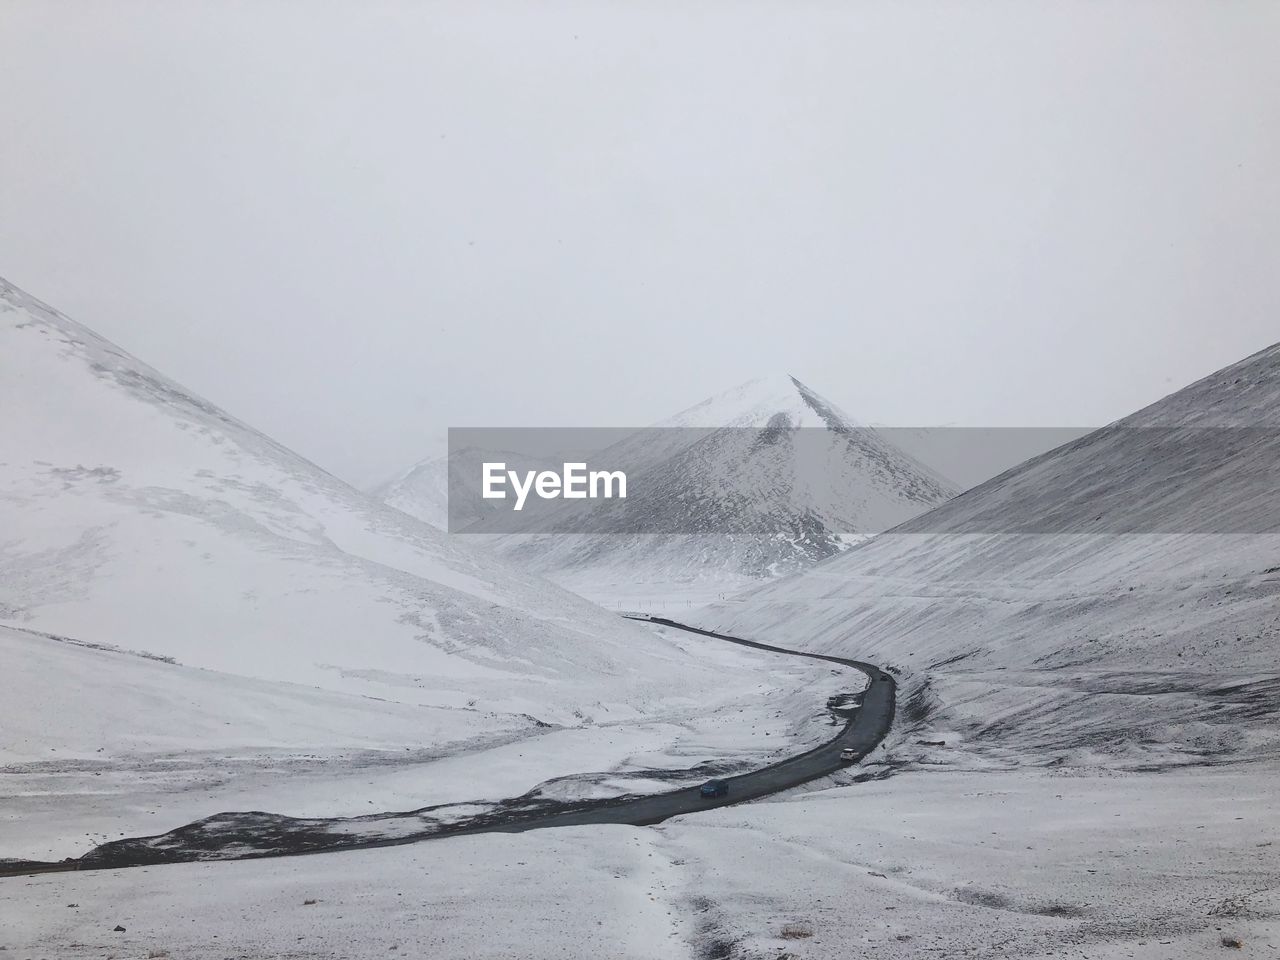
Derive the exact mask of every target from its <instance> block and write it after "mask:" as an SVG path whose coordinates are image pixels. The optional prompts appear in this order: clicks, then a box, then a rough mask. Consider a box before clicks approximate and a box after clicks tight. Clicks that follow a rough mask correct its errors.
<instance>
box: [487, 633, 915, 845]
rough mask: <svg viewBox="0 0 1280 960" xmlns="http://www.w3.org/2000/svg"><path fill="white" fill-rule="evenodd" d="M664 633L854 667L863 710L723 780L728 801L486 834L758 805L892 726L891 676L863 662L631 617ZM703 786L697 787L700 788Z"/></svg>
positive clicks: (614, 809)
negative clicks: (863, 679) (797, 747)
mask: <svg viewBox="0 0 1280 960" xmlns="http://www.w3.org/2000/svg"><path fill="white" fill-rule="evenodd" d="M633 619H643V620H646V621H648V622H651V623H656V624H660V625H662V626H664V627H674V628H675V629H677V630H685V631H687V632H689V633H697V634H701V635H702V636H705V637H714V638H715V639H717V640H727V641H728V642H730V643H737V644H741V645H742V646H744V647H754V648H756V649H757V650H769V651H771V652H773V653H784V654H788V655H790V656H793V657H807V658H809V659H811V660H825V661H828V662H830V663H838V664H841V665H842V666H846V667H852V668H853V669H854V670H859V671H861V672H862V673H865V674H866V675H867V678H868V680H869V685H868V687H867V690H866V692H865V693H864V694H863V696H862V705H861V706H860V707H859V708H858V709H857V710H856V712H855V713H854V715H853V717H852V718H851V719H850V721H849V722H848V723H847V724H846V725H845V728H844V729H843V730H842V731H841V732H840V733H839V735H837V736H836V738H835V739H834V740H829V741H828V742H826V743H824V744H823V745H822V746H820V747H815V748H814V749H812V750H809V751H807V752H805V753H800V754H797V755H795V756H793V757H788V758H787V759H786V760H782V761H779V762H778V763H775V764H773V765H772V766H768V767H765V768H763V769H761V770H753V771H752V772H750V773H742V774H739V775H738V776H736V777H722V778H720V779H723V780H724V781H725V782H726V783H728V784H729V793H728V795H727V796H724V797H718V798H712V799H707V798H703V797H702V796H701V795H700V794H699V793H698V787H697V786H695V787H688V788H686V789H684V790H676V791H674V792H672V793H658V794H653V795H651V796H646V797H636V798H629V799H625V800H617V801H608V800H606V801H600V805H599V806H597V807H593V808H589V809H586V810H575V811H571V812H565V813H559V814H547V815H544V816H541V817H539V818H538V819H537V820H535V821H531V822H528V823H512V824H505V825H503V824H498V825H493V826H490V827H487V828H486V829H485V830H484V831H476V832H486V833H492V832H495V831H498V832H510V833H513V832H522V831H525V830H541V829H544V828H546V827H570V826H579V825H582V824H593V823H623V824H631V825H633V826H647V825H649V824H653V823H661V822H662V821H663V820H667V819H669V818H671V817H675V816H679V815H681V814H686V813H696V812H698V811H699V810H709V809H712V808H714V807H726V806H729V805H731V804H734V803H742V802H743V801H744V800H756V799H759V798H760V797H767V796H769V794H771V793H778V792H779V791H782V790H786V789H789V788H790V787H797V786H799V785H800V784H802V783H808V782H809V781H810V780H817V779H818V778H820V777H825V776H827V775H829V774H831V773H834V772H835V771H837V770H839V769H840V768H841V767H846V766H849V764H847V763H843V762H841V760H840V753H841V751H842V750H844V749H845V748H846V747H852V748H853V750H854V753H855V755H856V756H857V758H858V759H859V760H861V759H862V758H863V757H865V756H866V755H867V754H868V753H870V752H871V751H872V750H874V749H875V748H876V747H877V746H878V745H879V743H880V741H881V740H883V739H884V737H885V734H887V733H888V732H889V727H890V726H891V725H892V723H893V713H894V701H895V693H896V690H897V685H896V684H895V683H894V681H893V678H892V677H890V676H889V674H887V673H884V672H883V671H881V670H880V669H879V668H878V667H876V666H874V665H873V664H870V663H863V662H862V661H861V660H848V659H846V658H844V657H830V656H825V655H823V654H819V653H804V652H802V651H800V650H788V649H786V648H785V647H775V646H772V645H770V644H767V643H756V642H755V641H753V640H743V639H741V638H739V637H730V636H726V635H725V634H722V633H713V632H712V631H710V630H699V629H698V628H697V627H689V626H685V625H684V624H682V623H676V622H675V621H674V620H667V619H665V618H662V617H635V618H633ZM699 786H701V784H699Z"/></svg>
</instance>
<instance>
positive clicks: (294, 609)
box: [0, 283, 696, 722]
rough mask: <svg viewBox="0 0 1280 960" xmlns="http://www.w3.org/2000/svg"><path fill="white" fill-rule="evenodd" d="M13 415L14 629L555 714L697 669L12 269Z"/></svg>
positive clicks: (411, 696)
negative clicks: (177, 378) (404, 506)
mask: <svg viewBox="0 0 1280 960" xmlns="http://www.w3.org/2000/svg"><path fill="white" fill-rule="evenodd" d="M0 409H3V410H4V411H5V413H4V416H3V417H2V418H0V622H8V623H11V624H15V625H21V626H24V627H28V628H34V629H37V630H42V631H46V632H49V633H53V634H57V635H60V636H68V637H72V638H75V639H79V640H87V641H93V642H95V643H103V644H109V645H114V646H118V647H122V648H125V649H130V650H139V651H144V652H147V653H150V654H155V655H162V656H166V657H172V658H176V659H177V660H178V661H180V662H181V663H184V664H189V665H192V666H198V667H205V668H210V669H215V670H220V671H224V672H227V673H232V674H239V675H242V676H246V677H253V678H261V679H267V680H283V681H290V682H295V683H304V684H309V685H313V686H318V687H323V688H326V689H330V690H337V691H343V692H347V693H359V694H371V695H377V696H379V697H385V698H389V699H395V700H402V701H405V702H410V703H420V704H434V705H440V706H451V707H458V706H465V705H467V704H468V703H473V702H476V701H478V702H479V703H480V705H481V706H482V707H483V708H486V709H488V710H497V711H506V712H510V713H513V714H522V713H532V714H535V715H537V716H538V717H539V718H541V719H544V720H553V721H554V720H565V721H569V722H572V721H573V717H574V713H575V711H578V710H580V708H581V707H582V706H583V705H584V704H594V703H598V702H602V703H606V704H609V705H610V706H611V708H612V709H615V710H617V711H618V712H619V713H621V714H623V715H625V714H627V713H629V712H633V711H635V710H637V709H643V708H644V706H645V704H646V703H647V702H648V701H649V700H650V698H651V697H653V696H654V695H655V694H656V693H657V691H658V690H659V689H660V687H662V686H663V685H666V684H669V683H672V682H676V683H677V684H678V682H679V681H678V678H676V677H675V676H674V675H675V674H676V673H683V672H685V671H687V670H690V669H693V670H694V672H695V673H696V668H695V667H692V666H691V665H689V664H687V663H685V662H684V661H685V658H684V657H682V656H681V655H680V654H679V653H678V652H676V651H675V650H674V648H671V647H669V646H667V645H664V644H663V643H662V642H661V641H655V640H654V639H653V638H652V637H651V636H650V635H648V634H647V633H642V632H640V631H639V630H637V629H636V628H633V627H632V626H631V625H629V624H626V623H620V622H618V620H617V619H616V618H615V617H612V616H610V615H608V614H606V613H605V612H604V611H602V610H599V609H598V608H596V607H593V606H591V605H590V604H587V603H585V602H583V601H582V600H580V599H579V598H577V597H574V596H573V595H571V594H568V593H566V592H563V591H560V590H556V589H554V588H551V587H550V586H549V585H548V584H546V583H545V582H543V581H540V580H537V579H535V578H533V577H530V576H529V575H527V574H525V573H522V572H520V571H518V570H517V569H515V568H512V567H509V566H508V565H506V564H504V563H502V562H501V561H500V560H498V559H497V558H494V557H490V556H487V555H485V554H482V553H479V552H477V551H474V550H472V549H470V548H468V547H467V546H466V545H464V544H459V543H455V542H450V541H449V540H448V539H447V538H446V537H445V536H444V535H443V534H441V533H439V532H438V531H435V530H432V529H431V528H429V527H426V526H425V525H423V524H421V523H418V522H417V521H414V520H412V519H410V518H408V517H407V516H405V515H404V514H401V513H399V512H398V511H394V510H390V509H387V508H385V507H384V506H382V505H381V504H378V503H377V502H375V501H372V500H371V499H369V498H368V497H366V496H364V495H363V494H361V493H359V492H358V491H356V490H354V489H352V488H350V487H348V486H347V485H346V484H344V483H342V482H341V481H338V480H337V479H335V478H334V477H332V476H330V475H329V474H327V473H325V472H324V471H322V470H320V469H319V468H317V467H315V466H314V465H313V464H311V463H309V462H307V461H305V460H303V459H302V458H300V457H298V456H296V455H295V454H293V453H291V452H290V451H288V450H286V449H285V448H283V447H281V446H280V445H279V444H277V443H275V442H274V441H272V440H270V439H268V438H267V437H265V436H263V435H262V434H260V433H257V432H256V431H254V430H252V429H251V428H249V427H247V426H246V425H245V424H243V423H241V422H239V421H237V420H236V419H234V418H233V417H231V416H229V415H228V414H226V413H224V412H223V411H221V410H219V409H218V408H216V407H214V406H212V405H211V404H209V403H207V402H205V401H203V400H201V399H200V398H198V397H196V396H194V395H193V394H191V393H190V392H188V391H186V390H184V389H183V388H182V387H180V386H178V385H177V384H175V383H173V382H172V381H170V380H168V379H166V378H165V377H163V376H162V375H160V374H159V373H157V372H156V371H154V370H152V369H150V368H149V367H147V366H146V365H144V364H142V363H140V362H139V361H137V360H136V359H134V358H133V357H130V356H129V355H128V354H126V353H124V352H123V351H121V350H119V349H118V348H116V347H115V346H114V345H112V344H110V343H108V342H107V341H105V340H103V339H101V338H100V337H98V336H96V335H95V334H93V333H92V332H91V331H89V330H87V329H86V328H84V327H82V326H80V325H79V324H77V323H75V322H73V321H71V320H69V319H67V318H66V317H64V316H62V315H60V314H58V313H56V312H55V311H53V310H51V309H50V308H48V307H46V306H45V305H43V304H41V303H39V302H38V301H36V300H34V299H32V298H31V297H29V296H27V295H26V294H24V293H22V292H21V291H19V290H18V289H16V288H15V287H12V286H10V285H8V284H3V283H0ZM676 663H678V664H679V667H678V669H677V668H675V667H674V666H673V664H676ZM637 677H639V678H642V679H640V680H637V679H636V678H637ZM521 722H525V721H521Z"/></svg>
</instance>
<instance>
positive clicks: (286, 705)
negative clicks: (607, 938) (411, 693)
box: [0, 626, 863, 860]
mask: <svg viewBox="0 0 1280 960" xmlns="http://www.w3.org/2000/svg"><path fill="white" fill-rule="evenodd" d="M641 629H642V630H644V631H646V632H652V633H654V634H656V635H657V636H658V637H660V638H665V639H666V640H667V642H669V643H670V644H671V645H672V646H673V647H675V648H677V649H680V650H683V651H685V652H686V653H687V655H688V657H689V658H690V661H691V662H693V661H697V662H698V663H700V664H702V665H703V666H704V667H705V668H707V669H712V670H714V671H715V672H716V673H717V675H718V676H719V677H720V678H721V682H720V683H719V684H718V685H717V686H716V687H715V688H714V689H712V688H708V689H707V690H706V691H705V692H704V693H703V694H702V695H701V696H700V697H698V698H696V699H692V700H685V701H680V700H676V699H673V700H672V701H670V702H669V703H668V704H667V707H666V709H665V710H663V711H661V712H658V713H655V714H654V715H651V716H647V717H645V718H640V719H636V718H623V719H618V720H615V719H612V718H610V716H609V715H608V714H607V713H601V714H598V715H593V716H585V717H583V718H581V719H580V721H579V723H578V725H576V726H573V727H555V728H552V727H538V726H536V725H535V724H534V723H533V722H532V721H530V720H529V719H528V718H520V717H513V716H510V715H503V714H489V713H485V712H483V711H479V710H474V709H467V708H455V709H446V708H438V707H424V706H420V705H415V704H399V703H391V702H386V701H382V700H374V699H371V698H368V697H357V696H351V695H348V694H338V693H333V692H330V691H324V690H317V689H314V688H309V687H303V686H299V685H293V684H281V683H273V682H269V681H262V680H251V679H246V678H241V677H235V676H231V675H226V674H219V673H215V672H213V671H208V670H199V669H194V668H190V667H184V666H182V665H175V664H168V663H163V662H158V661H155V660H152V659H148V658H144V657H139V656H137V655H135V654H129V653H123V652H118V651H104V650H96V649H91V648H85V647H83V646H79V645H75V644H70V643H67V642H65V641H57V640H53V639H51V638H48V637H42V636H39V635H33V634H25V633H21V632H19V631H14V630H11V629H6V628H0V660H3V662H4V663H6V664H8V665H11V667H10V669H8V670H6V671H5V672H4V673H3V674H0V702H3V703H4V704H5V717H6V722H5V733H6V737H5V740H4V743H3V744H0V858H22V859H39V860H58V859H62V858H63V857H67V856H79V855H80V854H83V853H85V852H87V850H89V849H90V848H91V847H93V846H95V845H97V844H99V843H102V842H104V841H107V840H115V839H118V838H119V837H121V836H130V837H137V836H147V835H151V834H156V833H162V832H165V831H168V830H172V829H174V828H176V827H179V826H182V825H184V824H186V823H190V822H193V821H195V820H199V819H202V818H204V817H208V816H211V815H213V814H217V813H221V812H226V811H252V810H261V811H268V812H270V813H274V814H282V815H288V816H294V817H348V816H359V815H365V814H372V813H384V812H392V811H408V810H417V809H419V808H422V807H427V806H435V805H439V804H466V803H472V802H486V801H487V802H495V801H499V800H503V799H506V798H509V797H517V796H522V795H524V794H526V793H527V792H528V791H531V790H535V789H536V790H538V791H540V795H541V796H543V797H548V798H552V797H555V798H563V799H572V798H579V797H588V796H592V797H596V796H617V795H620V794H624V793H650V792H654V791H661V790H669V789H672V788H673V784H678V783H679V781H680V779H681V778H682V776H683V777H686V778H690V779H695V780H696V779H700V778H705V777H706V776H708V775H709V774H710V772H712V771H715V772H722V773H730V772H740V771H743V770H747V769H754V768H757V767H760V766H764V765H766V764H768V763H770V762H772V761H774V760H776V759H778V758H779V757H780V756H782V755H786V754H790V753H797V752H800V751H803V750H805V749H807V748H809V747H811V746H815V745H816V744H818V743H819V742H822V741H824V740H827V739H830V738H831V737H832V736H834V734H835V732H836V730H835V727H834V726H833V723H834V722H835V721H834V719H833V718H832V716H831V715H830V714H829V713H828V712H827V710H826V702H827V699H828V698H829V697H835V696H838V695H842V694H848V693H854V692H857V691H858V690H859V689H861V686H862V684H863V677H862V675H861V674H858V673H856V672H854V671H849V670H842V669H834V668H832V667H830V666H828V665H822V664H819V663H816V662H814V661H807V660H802V659H800V658H795V657H785V656H780V655H777V654H771V653H764V652H761V651H755V650H751V649H748V648H744V647H740V646H735V645H732V644H726V643H723V642H721V641H717V640H713V639H710V638H705V637H698V636H695V635H690V634H686V633H683V632H680V631H672V630H666V629H664V628H659V627H648V626H646V627H643V628H641ZM175 717H176V718H180V719H179V720H178V721H177V722H175ZM695 768H697V769H695ZM684 772H687V773H684Z"/></svg>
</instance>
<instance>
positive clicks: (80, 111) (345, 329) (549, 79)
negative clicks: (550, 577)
mask: <svg viewBox="0 0 1280 960" xmlns="http://www.w3.org/2000/svg"><path fill="white" fill-rule="evenodd" d="M1278 37H1280V4H1276V3H1274V2H1261V3H1246V2H1223V0H1212V2H1205V3H1178V2H1171V0H1162V2H1158V3H1150V4H1145V3H1137V2H1126V3H1123V4H1113V3H1087V2H1061V3H1025V2H1020V0H1019V2H1010V3H979V2H976V0H968V2H953V3H927V2H920V3H910V4H903V3H883V4H877V3H866V2H854V0H840V2H829V3H805V2H793V0H788V2H782V0H778V2H774V3H751V2H725V3H712V2H689V0H681V2H678V3H669V4H667V3H654V2H648V3H622V2H620V0H619V2H615V3H608V2H601V0H595V2H591V3H580V4H571V3H541V2H537V3H535V2H529V0H521V2H519V3H512V4H503V3H497V2H478V0H468V2H465V3H404V4H376V3H370V2H368V0H360V2H356V0H350V2H345V3H320V2H303V0H298V2H296V3H269V2H263V0H254V2H251V3H243V4H238V3H232V2H227V0H220V2H216V3H195V2H182V0H164V2H159V3H154V4H141V3H128V2H123V0H116V2H111V3H105V2H83V3H59V2H50V0H40V2H34V3H18V2H14V0H0V118H3V134H2V139H0V275H3V276H5V277H6V278H7V279H9V280H10V281H12V282H14V283H16V284H18V285H19V286H22V287H24V288H25V289H27V290H28V292H30V293H32V294H34V295H35V296H37V297H39V298H41V299H43V300H46V301H47V302H49V303H51V304H52V305H53V306H55V307H57V308H59V309H61V310H62V311H63V312H65V313H68V314H70V315H71V316H72V317H74V318H75V319H78V320H80V321H82V322H84V323H86V324H88V325H89V326H91V327H93V328H95V329H96V330H98V331H99V332H100V333H102V334H104V335H105V336H107V337H109V338H111V339H113V340H115V341H116V342H117V343H119V344H120V345H122V346H124V347H125V348H126V349H128V350H130V351H132V352H133V353H135V354H138V355H139V356H141V357H142V358H143V359H145V360H147V361H148V362H150V363H152V364H153V365H155V366H157V367H159V368H161V369H162V370H164V371H165V372H166V373H168V374H169V375H170V376H172V377H174V378H176V379H178V380H180V381H182V382H184V383H185V384H186V385H188V386H189V387H191V388H193V389H195V390H196V391H197V392H199V393H201V394H203V395H204V396H206V397H208V398H209V399H211V400H213V401H215V402H217V403H219V404H221V405H222V406H224V407H226V408H228V409H229V410H230V411H231V412H232V413H234V414H236V415H238V416H240V417H242V418H244V419H246V420H248V421H250V422H252V423H253V424H255V425H256V426H259V427H260V428H262V429H264V430H265V431H267V432H268V433H270V434H273V435H274V436H276V437H277V438H278V439H280V440H282V441H283V442H285V443H286V444H288V445H290V446H292V447H294V448H295V449H297V450H298V451H299V452H301V453H303V454H305V455H307V456H309V457H311V458H312V459H314V460H316V461H318V462H319V463H321V464H322V465H324V466H327V467H329V468H330V469H332V470H334V471H336V472H337V473H339V474H340V475H342V476H344V477H346V478H348V479H351V480H354V481H357V482H368V481H371V480H375V479H379V478H381V477H382V476H384V475H386V474H388V473H391V472H394V471H395V470H396V469H397V468H399V467H401V466H403V465H405V464H406V463H408V462H410V461H413V460H415V459H416V458H417V457H418V456H419V455H420V453H421V452H422V450H423V448H424V447H425V446H426V445H427V443H428V439H429V438H430V437H431V436H432V435H433V434H436V433H437V432H438V431H440V430H441V429H442V428H444V427H446V426H450V425H537V424H544V423H545V424H556V425H563V424H579V425H625V426H633V425H638V424H644V423H649V422H652V421H655V420H658V419H661V418H663V417H665V416H666V415H668V414H670V413H673V412H675V411H676V410H678V409H680V408H682V407H685V406H688V405H690V404H692V403H694V402H696V401H698V400H700V399H702V398H703V397H705V396H707V395H709V394H711V393H713V392H716V391H718V390H721V389H724V388H727V387H729V386H732V385H734V384H735V383H737V382H739V381H741V380H745V379H748V378H751V377H754V376H759V375H762V374H768V373H774V372H787V373H792V374H794V375H796V376H798V377H799V378H800V379H802V380H804V381H805V382H807V383H809V384H810V385H811V386H812V387H814V388H815V389H816V390H818V391H819V392H820V393H823V394H825V395H827V396H828V397H830V398H831V399H832V400H834V401H836V402H837V403H839V404H840V405H841V406H843V407H844V408H845V409H846V410H847V411H848V412H850V413H851V414H853V415H854V416H856V417H859V418H861V419H863V420H866V421H877V422H884V423H893V424H900V425H916V424H935V423H940V422H944V423H958V424H965V425H1034V426H1043V425H1086V424H1100V423H1103V422H1106V421H1108V420H1111V419H1114V418H1116V417H1118V416H1120V415H1123V414H1125V413H1127V412H1129V411H1131V410H1132V409H1134V408H1136V407H1138V406H1141V405H1143V404H1145V403H1147V402H1150V401H1152V400H1154V399H1157V398H1158V397H1160V396H1162V395H1164V394H1165V393H1168V392H1169V391H1171V390H1172V389H1174V388H1176V387H1179V386H1181V385H1183V384H1184V383H1186V382H1189V381H1191V380H1194V379H1196V378H1198V377H1199V376H1201V375H1203V374H1206V373H1208V372H1211V371H1212V370H1213V369H1215V368H1217V367H1220V366H1222V365H1224V364H1226V363H1228V362H1230V361H1233V360H1236V359H1238V358H1240V357H1242V356H1244V355H1246V354H1248V353H1251V352H1253V351H1254V350H1257V349H1259V348H1261V347H1263V346H1265V345H1267V344H1269V343H1271V342H1274V341H1275V340H1277V339H1280V309H1278V308H1280V270H1277V263H1280V175H1278V174H1277V171H1280V57H1277V56H1276V49H1277V38H1278ZM0 415H3V413H2V412H0Z"/></svg>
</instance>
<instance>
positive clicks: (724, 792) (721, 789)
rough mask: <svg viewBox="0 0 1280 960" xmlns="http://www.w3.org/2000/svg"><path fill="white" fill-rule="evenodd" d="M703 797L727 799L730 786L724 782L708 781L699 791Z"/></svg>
mask: <svg viewBox="0 0 1280 960" xmlns="http://www.w3.org/2000/svg"><path fill="white" fill-rule="evenodd" d="M698 793H700V794H701V795H702V797H703V799H707V798H709V797H725V796H728V795H729V784H728V783H726V782H725V781H723V780H708V781H707V782H706V783H704V784H703V785H702V788H701V789H700V790H699V791H698Z"/></svg>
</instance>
